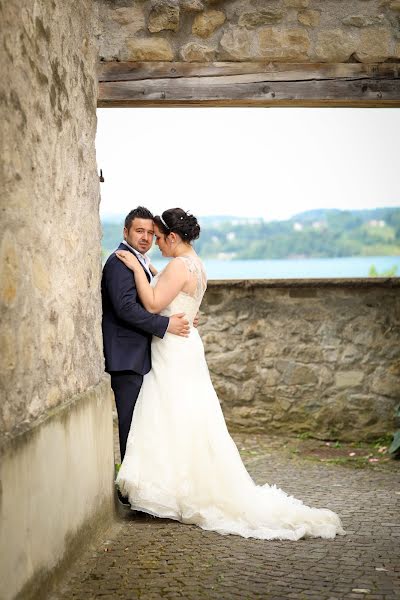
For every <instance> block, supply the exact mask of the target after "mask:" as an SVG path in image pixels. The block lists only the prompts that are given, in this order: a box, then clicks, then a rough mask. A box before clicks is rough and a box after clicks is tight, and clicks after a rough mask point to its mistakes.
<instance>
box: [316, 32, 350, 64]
mask: <svg viewBox="0 0 400 600" xmlns="http://www.w3.org/2000/svg"><path fill="white" fill-rule="evenodd" d="M356 49H357V40H356V39H355V38H354V37H352V35H350V34H346V33H344V32H343V31H341V30H340V29H335V30H327V31H321V32H320V33H319V34H318V36H317V42H316V46H315V59H316V60H320V61H322V62H332V63H334V62H345V61H346V60H348V59H349V58H350V56H351V55H352V54H353V53H354V52H355V51H356Z"/></svg>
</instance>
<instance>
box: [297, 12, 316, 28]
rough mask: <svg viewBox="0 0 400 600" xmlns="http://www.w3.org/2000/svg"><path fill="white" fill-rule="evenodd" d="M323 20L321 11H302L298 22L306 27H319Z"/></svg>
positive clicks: (298, 16)
mask: <svg viewBox="0 0 400 600" xmlns="http://www.w3.org/2000/svg"><path fill="white" fill-rule="evenodd" d="M320 18H321V12H320V11H319V10H301V11H300V12H299V13H298V15H297V20H298V22H299V23H301V24H302V25H305V26H306V27H317V26H318V25H319V22H320Z"/></svg>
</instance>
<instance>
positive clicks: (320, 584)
mask: <svg viewBox="0 0 400 600" xmlns="http://www.w3.org/2000/svg"><path fill="white" fill-rule="evenodd" d="M233 437H234V439H235V441H236V443H237V444H238V447H239V448H240V449H241V452H242V456H243V457H244V462H245V464H246V466H247V468H248V470H249V472H250V474H251V475H252V477H253V478H254V479H255V481H256V482H257V483H260V484H261V483H265V482H269V483H276V484H277V485H278V486H279V487H281V488H282V489H284V490H285V491H286V492H288V493H290V494H292V495H294V496H296V497H297V498H300V499H302V500H303V501H304V502H305V503H306V504H309V505H311V506H317V507H325V508H330V509H332V510H334V511H336V512H337V513H339V515H340V516H341V518H342V521H343V524H344V527H345V529H346V531H347V532H348V533H347V535H346V536H339V537H337V538H336V539H334V540H322V539H307V540H299V541H297V542H290V541H263V540H254V539H244V538H241V537H238V536H232V535H229V536H222V535H220V534H217V533H214V532H205V531H203V530H201V529H199V528H198V527H195V526H192V525H183V524H181V523H177V522H175V521H170V520H167V519H157V518H153V517H150V516H147V515H144V514H140V513H132V512H131V511H130V510H129V509H127V510H125V509H121V520H120V522H118V523H116V525H115V527H114V529H113V530H112V531H111V532H109V537H108V538H107V539H104V540H103V543H99V545H98V547H96V548H92V549H90V550H89V551H88V552H87V553H86V555H85V556H84V558H83V559H82V560H81V562H80V564H79V565H78V566H77V567H76V568H75V570H74V571H73V572H71V573H70V576H69V580H68V581H66V583H65V584H64V586H63V588H61V589H60V590H59V591H58V592H57V593H56V594H55V595H53V597H52V598H53V600H72V599H78V600H81V599H82V600H83V599H85V600H90V599H94V598H99V599H100V598H101V599H102V600H111V599H121V600H136V599H137V598H138V599H139V598H140V599H143V600H153V599H154V600H156V599H167V600H168V599H171V600H172V599H175V598H184V599H185V600H197V599H198V600H208V599H210V600H211V599H212V600H214V599H215V600H216V599H218V600H219V599H221V600H225V599H226V600H231V599H232V600H233V599H236V598H240V599H243V600H252V599H258V598H260V599H265V600H274V599H280V600H282V599H286V598H287V599H292V598H293V599H299V600H311V599H317V600H335V599H337V600H339V599H340V600H342V599H353V598H354V599H357V598H358V599H365V600H378V599H379V600H381V599H384V600H386V599H395V598H399V599H400V469H399V468H398V467H399V466H400V465H399V464H398V463H397V461H396V463H397V464H394V461H392V463H391V464H390V466H389V468H388V469H375V468H367V469H354V468H346V467H343V466H338V465H335V464H324V463H321V462H318V463H317V462H313V461H310V460H306V459H304V458H302V457H300V458H299V457H298V455H291V454H290V453H287V452H283V451H282V448H279V444H277V445H276V447H273V445H272V446H271V445H268V444H267V443H265V436H258V438H257V436H252V437H251V440H252V442H251V443H252V448H253V450H252V451H251V452H248V451H247V450H248V449H247V448H246V446H245V445H244V444H248V445H251V444H250V443H248V441H249V438H248V437H247V438H246V436H243V435H234V436H233ZM257 439H258V440H259V443H258V445H257ZM246 440H247V441H246ZM281 445H282V444H281ZM256 447H257V448H258V451H257V452H256V451H255V450H254V448H256ZM244 448H246V450H245V449H244Z"/></svg>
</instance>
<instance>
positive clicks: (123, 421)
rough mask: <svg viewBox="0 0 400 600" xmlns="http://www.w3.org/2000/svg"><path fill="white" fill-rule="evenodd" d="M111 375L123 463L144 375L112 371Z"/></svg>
mask: <svg viewBox="0 0 400 600" xmlns="http://www.w3.org/2000/svg"><path fill="white" fill-rule="evenodd" d="M110 375H111V388H112V391H113V392H114V397H115V404H116V407H117V413H118V431H119V448H120V452H121V462H122V461H123V459H124V456H125V450H126V443H127V440H128V435H129V430H130V428H131V422H132V415H133V410H134V408H135V404H136V400H137V398H138V396H139V392H140V388H141V387H142V383H143V375H140V374H139V373H135V372H134V371H111V372H110Z"/></svg>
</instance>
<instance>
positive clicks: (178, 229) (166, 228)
mask: <svg viewBox="0 0 400 600" xmlns="http://www.w3.org/2000/svg"><path fill="white" fill-rule="evenodd" d="M154 223H155V224H156V225H157V227H158V228H159V230H160V231H161V233H163V234H164V235H168V234H169V233H172V232H173V233H177V234H178V235H179V236H180V237H181V238H182V240H183V241H184V242H191V241H192V240H197V238H198V237H199V235H200V225H199V223H198V221H197V219H196V217H194V216H193V215H190V214H189V213H187V212H185V211H184V210H182V209H181V208H169V209H168V210H164V212H163V213H162V215H161V216H159V215H157V216H155V217H154Z"/></svg>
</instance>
